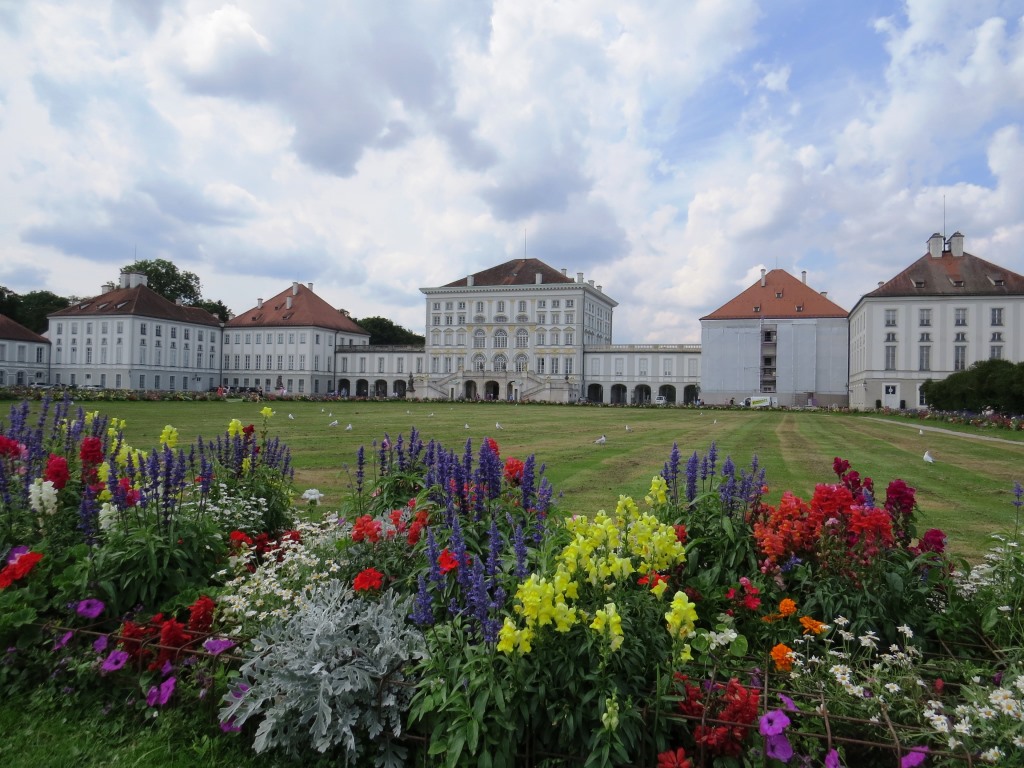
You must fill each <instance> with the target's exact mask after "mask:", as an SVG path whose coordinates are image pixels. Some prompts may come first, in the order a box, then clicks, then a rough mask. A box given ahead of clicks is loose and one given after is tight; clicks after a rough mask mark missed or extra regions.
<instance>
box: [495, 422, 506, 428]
mask: <svg viewBox="0 0 1024 768" xmlns="http://www.w3.org/2000/svg"><path fill="white" fill-rule="evenodd" d="M494 428H495V429H504V427H503V426H501V423H500V422H497V421H496V422H494Z"/></svg>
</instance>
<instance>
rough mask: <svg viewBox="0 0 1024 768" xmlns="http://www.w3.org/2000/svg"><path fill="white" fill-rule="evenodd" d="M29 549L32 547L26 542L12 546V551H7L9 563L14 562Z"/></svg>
mask: <svg viewBox="0 0 1024 768" xmlns="http://www.w3.org/2000/svg"><path fill="white" fill-rule="evenodd" d="M29 549H30V547H28V546H26V545H25V544H19V545H18V546H16V547H11V551H10V552H8V553H7V563H8V564H10V563H13V562H14V561H15V560H17V559H18V558H19V557H21V556H22V555H24V554H25V553H26V552H28V551H29Z"/></svg>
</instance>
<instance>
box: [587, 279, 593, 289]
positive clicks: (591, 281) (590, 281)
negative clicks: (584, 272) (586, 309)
mask: <svg viewBox="0 0 1024 768" xmlns="http://www.w3.org/2000/svg"><path fill="white" fill-rule="evenodd" d="M587 283H589V285H590V287H591V288H593V287H594V281H593V280H587Z"/></svg>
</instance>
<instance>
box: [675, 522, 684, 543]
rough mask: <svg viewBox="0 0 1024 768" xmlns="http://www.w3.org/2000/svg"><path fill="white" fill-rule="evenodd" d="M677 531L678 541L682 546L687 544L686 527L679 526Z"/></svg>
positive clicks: (676, 527)
mask: <svg viewBox="0 0 1024 768" xmlns="http://www.w3.org/2000/svg"><path fill="white" fill-rule="evenodd" d="M675 529H676V539H677V540H678V541H679V543H680V544H685V543H686V526H685V525H682V524H679V525H677V526H675Z"/></svg>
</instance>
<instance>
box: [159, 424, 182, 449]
mask: <svg viewBox="0 0 1024 768" xmlns="http://www.w3.org/2000/svg"><path fill="white" fill-rule="evenodd" d="M160 442H161V443H163V444H164V445H166V446H167V447H168V448H174V447H175V446H176V445H177V444H178V430H177V429H175V428H174V427H172V426H171V425H170V424H168V425H167V426H165V427H164V429H163V431H162V432H161V433H160Z"/></svg>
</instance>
